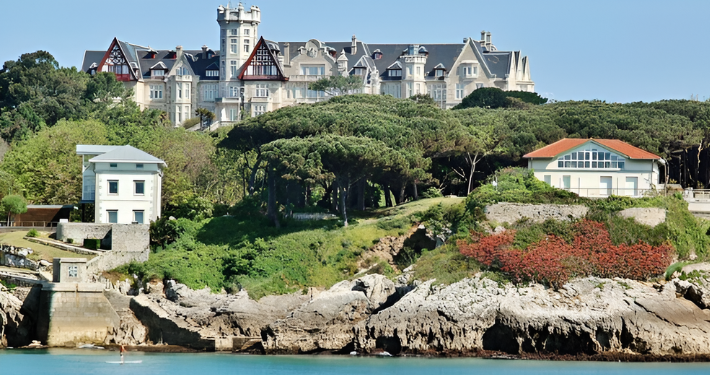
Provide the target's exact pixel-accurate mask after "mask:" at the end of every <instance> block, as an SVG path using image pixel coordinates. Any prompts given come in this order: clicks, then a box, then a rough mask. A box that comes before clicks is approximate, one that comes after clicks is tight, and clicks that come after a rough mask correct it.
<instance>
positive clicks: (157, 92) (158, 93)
mask: <svg viewBox="0 0 710 375" xmlns="http://www.w3.org/2000/svg"><path fill="white" fill-rule="evenodd" d="M150 98H151V99H162V98H163V85H150Z"/></svg>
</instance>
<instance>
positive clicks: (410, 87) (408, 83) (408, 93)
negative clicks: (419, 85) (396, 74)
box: [407, 82, 412, 97]
mask: <svg viewBox="0 0 710 375" xmlns="http://www.w3.org/2000/svg"><path fill="white" fill-rule="evenodd" d="M410 96H412V82H407V97H410Z"/></svg>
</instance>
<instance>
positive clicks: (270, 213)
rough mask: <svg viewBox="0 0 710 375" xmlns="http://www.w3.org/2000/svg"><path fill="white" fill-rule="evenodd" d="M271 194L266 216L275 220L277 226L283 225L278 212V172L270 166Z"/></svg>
mask: <svg viewBox="0 0 710 375" xmlns="http://www.w3.org/2000/svg"><path fill="white" fill-rule="evenodd" d="M268 180H269V181H268V185H269V196H268V199H267V202H266V216H267V217H268V218H269V220H271V221H273V222H274V225H275V226H276V228H280V227H281V223H279V218H278V216H277V214H276V173H275V172H274V171H273V170H272V169H271V168H269V173H268Z"/></svg>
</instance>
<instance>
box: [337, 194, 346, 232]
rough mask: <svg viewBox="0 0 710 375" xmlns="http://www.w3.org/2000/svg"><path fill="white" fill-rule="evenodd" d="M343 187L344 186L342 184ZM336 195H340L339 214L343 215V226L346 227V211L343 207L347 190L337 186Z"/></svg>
mask: <svg viewBox="0 0 710 375" xmlns="http://www.w3.org/2000/svg"><path fill="white" fill-rule="evenodd" d="M343 185H345V184H343ZM338 195H340V207H341V214H342V215H343V226H344V227H347V226H348V209H347V207H346V205H345V202H346V200H347V199H348V188H346V187H342V186H340V184H338Z"/></svg>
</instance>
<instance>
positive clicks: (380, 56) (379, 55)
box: [372, 50, 382, 60]
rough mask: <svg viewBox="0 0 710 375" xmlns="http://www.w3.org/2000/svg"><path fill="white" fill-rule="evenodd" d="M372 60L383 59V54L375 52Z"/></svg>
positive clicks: (378, 51)
mask: <svg viewBox="0 0 710 375" xmlns="http://www.w3.org/2000/svg"><path fill="white" fill-rule="evenodd" d="M372 59H373V60H380V59H382V52H381V51H380V50H375V53H373V54H372Z"/></svg>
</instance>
